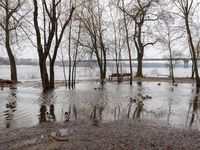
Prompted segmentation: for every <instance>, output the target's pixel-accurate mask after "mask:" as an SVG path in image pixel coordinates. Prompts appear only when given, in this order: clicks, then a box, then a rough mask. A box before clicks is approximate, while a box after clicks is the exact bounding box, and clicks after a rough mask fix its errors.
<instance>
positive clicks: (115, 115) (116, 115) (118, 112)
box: [114, 106, 121, 120]
mask: <svg viewBox="0 0 200 150" xmlns="http://www.w3.org/2000/svg"><path fill="white" fill-rule="evenodd" d="M120 114H121V110H120V106H117V107H115V114H114V119H115V120H117V119H119V117H120Z"/></svg>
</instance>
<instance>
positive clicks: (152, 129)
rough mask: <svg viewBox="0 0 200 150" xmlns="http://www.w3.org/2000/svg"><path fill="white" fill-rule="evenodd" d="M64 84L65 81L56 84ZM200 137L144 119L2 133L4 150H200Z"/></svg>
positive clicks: (50, 125)
mask: <svg viewBox="0 0 200 150" xmlns="http://www.w3.org/2000/svg"><path fill="white" fill-rule="evenodd" d="M96 81H97V82H98V80H96ZM115 81H116V80H113V81H112V82H115ZM125 81H126V80H125ZM127 81H128V80H127ZM134 82H171V79H170V78H134ZM176 82H177V83H192V84H193V83H195V80H194V79H189V78H177V79H176ZM35 85H36V84H35ZM62 85H63V82H57V84H56V86H62ZM37 87H38V84H37ZM199 137H200V132H199V131H197V130H192V129H181V128H175V127H172V126H169V125H167V124H166V122H153V121H149V120H144V119H142V120H140V119H123V120H116V121H112V122H109V123H101V122H99V123H98V124H97V125H94V124H93V123H92V122H90V121H86V120H77V121H67V122H63V123H56V122H45V123H42V124H39V125H37V126H34V127H30V128H19V129H3V130H0V150H13V149H17V150H39V149H40V150H52V149H58V150H65V149H71V150H81V149H83V150H84V149H89V150H93V149H102V150H122V149H123V150H146V149H148V150H157V149H159V150H172V149H181V150H194V149H195V150H196V149H200V138H199Z"/></svg>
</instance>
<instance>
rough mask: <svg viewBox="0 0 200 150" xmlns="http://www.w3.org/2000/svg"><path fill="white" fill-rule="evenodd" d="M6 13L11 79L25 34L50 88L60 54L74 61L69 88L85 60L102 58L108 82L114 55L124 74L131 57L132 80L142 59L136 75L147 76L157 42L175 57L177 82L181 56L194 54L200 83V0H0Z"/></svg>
mask: <svg viewBox="0 0 200 150" xmlns="http://www.w3.org/2000/svg"><path fill="white" fill-rule="evenodd" d="M30 3H31V4H32V5H31V6H32V8H30V9H27V10H26V7H25V6H26V5H27V4H29V5H30ZM24 10H26V11H24ZM0 11H1V12H0V13H1V15H0V29H1V30H0V35H1V36H2V37H3V38H2V40H1V41H0V42H1V43H2V42H4V44H5V48H6V50H7V53H8V57H9V60H10V66H11V80H13V81H15V82H16V81H17V70H16V65H15V59H16V58H15V56H14V54H13V53H14V51H17V50H16V46H17V45H20V42H19V43H18V41H19V38H20V37H27V38H26V39H29V42H30V43H31V44H32V48H34V49H35V50H36V51H37V53H38V58H39V66H40V72H41V79H42V85H43V89H44V90H47V89H49V88H54V63H55V60H56V58H58V57H59V58H61V59H62V61H63V66H64V65H65V64H64V59H65V60H68V62H69V75H68V80H67V79H66V77H65V79H66V85H68V86H69V87H70V86H74V85H75V84H74V83H75V79H76V65H77V63H78V62H79V61H80V59H82V58H84V59H92V58H93V59H96V60H97V62H98V65H99V72H100V78H101V82H102V83H103V82H104V79H105V77H106V69H107V68H106V64H107V63H106V60H107V59H108V58H111V57H114V59H115V60H116V68H117V73H120V72H121V73H122V70H120V68H119V67H120V62H119V59H121V58H127V57H128V58H129V65H130V73H131V78H130V84H132V81H133V78H132V76H133V71H132V61H131V59H132V58H133V57H134V56H136V57H137V61H138V63H137V73H136V76H137V77H143V73H142V68H143V66H142V61H143V58H144V56H145V53H146V52H145V51H146V49H151V50H152V51H153V49H155V46H157V47H160V48H162V49H163V50H164V49H166V51H165V52H164V53H165V54H167V55H168V56H169V57H168V58H170V76H171V77H172V80H173V82H175V79H174V73H173V61H172V59H173V58H174V57H176V55H175V54H176V53H181V54H190V58H192V62H193V66H194V73H195V78H196V83H197V84H196V85H197V87H199V86H200V82H199V74H198V65H197V57H198V55H199V52H198V49H199V47H200V46H199V43H200V42H199V41H200V40H196V39H197V38H198V39H199V38H200V37H199V34H198V30H194V28H195V29H198V28H199V27H198V24H199V19H198V14H199V11H200V9H199V2H198V1H197V0H166V1H159V0H117V1H116V0H109V1H100V0H87V1H86V0H75V1H72V0H69V1H64V0H52V1H49V0H39V1H38V0H32V1H31V2H30V1H27V0H16V1H15V2H12V1H11V0H0ZM194 16H195V17H194ZM194 24H195V25H196V26H195V27H194ZM27 26H28V27H27ZM194 31H195V33H194ZM29 47H30V46H29ZM13 49H14V50H13ZM180 49H181V50H182V49H186V50H185V51H180ZM60 55H61V57H60ZM47 61H48V62H49V71H48V70H47ZM118 80H120V79H118Z"/></svg>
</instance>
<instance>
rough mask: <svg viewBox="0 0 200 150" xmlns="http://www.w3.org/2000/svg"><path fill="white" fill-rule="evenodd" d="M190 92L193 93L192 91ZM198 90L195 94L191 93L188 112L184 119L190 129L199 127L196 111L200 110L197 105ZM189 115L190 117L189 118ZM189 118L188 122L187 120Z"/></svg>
mask: <svg viewBox="0 0 200 150" xmlns="http://www.w3.org/2000/svg"><path fill="white" fill-rule="evenodd" d="M192 92H194V91H193V90H192ZM199 94H200V93H199V89H196V91H195V93H193V95H192V97H191V101H190V105H189V110H188V115H187V119H186V125H187V124H188V122H189V126H190V127H192V126H193V125H194V126H199V121H200V120H199V118H198V115H199V114H198V109H200V104H199ZM190 115H191V116H190ZM189 118H190V120H189Z"/></svg>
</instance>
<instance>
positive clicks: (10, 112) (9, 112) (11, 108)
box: [4, 102, 16, 128]
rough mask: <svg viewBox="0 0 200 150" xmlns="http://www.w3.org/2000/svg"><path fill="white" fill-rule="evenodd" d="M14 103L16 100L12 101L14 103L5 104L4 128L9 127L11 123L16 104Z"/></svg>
mask: <svg viewBox="0 0 200 150" xmlns="http://www.w3.org/2000/svg"><path fill="white" fill-rule="evenodd" d="M15 103H16V102H14V103H12V104H11V103H9V105H8V104H6V108H7V110H6V111H4V115H5V116H6V118H5V119H6V121H5V123H6V128H10V125H11V122H12V119H13V116H14V112H15V111H16V105H15Z"/></svg>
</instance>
